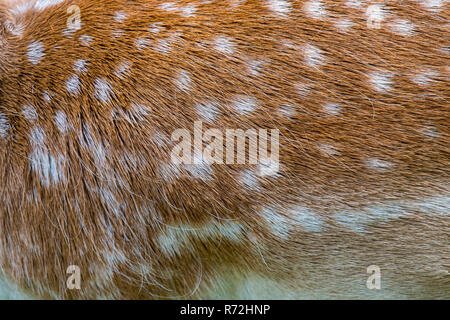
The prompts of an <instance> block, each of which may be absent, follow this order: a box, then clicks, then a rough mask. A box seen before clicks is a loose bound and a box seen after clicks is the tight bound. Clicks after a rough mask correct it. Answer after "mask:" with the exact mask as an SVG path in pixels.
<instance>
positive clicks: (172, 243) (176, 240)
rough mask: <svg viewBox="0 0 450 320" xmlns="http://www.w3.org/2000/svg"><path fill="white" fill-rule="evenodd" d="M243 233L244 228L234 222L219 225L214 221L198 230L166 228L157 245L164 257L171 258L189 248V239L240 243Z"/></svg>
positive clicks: (184, 226)
mask: <svg viewBox="0 0 450 320" xmlns="http://www.w3.org/2000/svg"><path fill="white" fill-rule="evenodd" d="M243 233H244V227H243V226H242V225H241V224H238V223H235V222H230V223H220V222H216V221H214V222H211V223H209V224H207V225H203V226H201V227H199V228H196V227H193V226H188V225H179V226H171V227H168V229H167V230H166V232H164V233H161V234H160V235H159V237H158V243H159V247H160V248H161V250H162V251H163V253H164V254H165V255H167V256H172V257H173V256H176V255H179V254H181V252H182V249H183V248H186V247H188V246H189V244H190V241H191V239H195V240H194V241H208V242H209V241H210V240H211V239H220V240H228V241H232V242H240V241H241V239H242V237H243Z"/></svg>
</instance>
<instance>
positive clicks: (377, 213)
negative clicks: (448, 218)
mask: <svg viewBox="0 0 450 320" xmlns="http://www.w3.org/2000/svg"><path fill="white" fill-rule="evenodd" d="M417 211H421V212H423V213H424V214H428V215H434V214H442V215H449V214H450V196H449V195H448V194H447V195H437V196H434V197H430V198H426V199H424V200H417V201H412V202H405V201H392V202H386V203H381V204H377V205H372V206H368V207H365V208H362V209H360V210H344V211H341V212H338V213H336V214H335V216H334V218H335V220H336V222H337V223H338V224H340V225H342V226H344V227H345V228H347V229H349V230H350V231H352V232H355V233H359V234H365V233H366V232H367V228H368V227H369V226H371V225H377V224H380V223H388V222H389V221H390V220H395V219H399V218H402V217H407V216H408V215H410V214H412V213H414V212H417Z"/></svg>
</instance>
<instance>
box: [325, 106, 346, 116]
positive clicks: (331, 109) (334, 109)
mask: <svg viewBox="0 0 450 320" xmlns="http://www.w3.org/2000/svg"><path fill="white" fill-rule="evenodd" d="M323 108H324V110H325V112H326V113H328V114H330V115H333V116H337V115H339V114H340V113H341V109H342V107H341V106H340V105H339V104H337V103H327V104H325V105H324V106H323Z"/></svg>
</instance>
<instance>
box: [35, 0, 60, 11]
mask: <svg viewBox="0 0 450 320" xmlns="http://www.w3.org/2000/svg"><path fill="white" fill-rule="evenodd" d="M63 2H64V0H37V1H36V2H35V4H34V9H36V10H39V11H42V10H44V9H47V8H49V7H52V6H56V5H58V4H60V3H63Z"/></svg>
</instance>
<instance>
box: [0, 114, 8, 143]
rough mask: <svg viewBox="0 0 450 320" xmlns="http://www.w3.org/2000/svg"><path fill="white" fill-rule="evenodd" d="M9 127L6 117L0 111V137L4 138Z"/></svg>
mask: <svg viewBox="0 0 450 320" xmlns="http://www.w3.org/2000/svg"><path fill="white" fill-rule="evenodd" d="M10 127H11V126H10V124H9V121H8V118H7V117H6V116H5V115H4V114H3V113H1V112H0V138H2V139H6V137H7V136H8V132H9V128H10Z"/></svg>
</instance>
